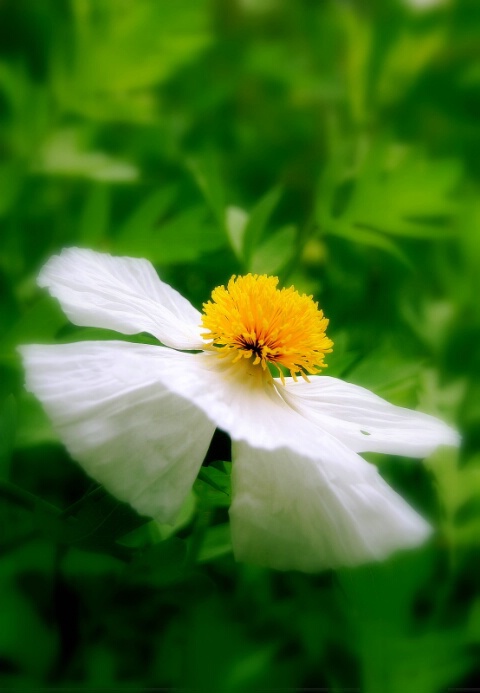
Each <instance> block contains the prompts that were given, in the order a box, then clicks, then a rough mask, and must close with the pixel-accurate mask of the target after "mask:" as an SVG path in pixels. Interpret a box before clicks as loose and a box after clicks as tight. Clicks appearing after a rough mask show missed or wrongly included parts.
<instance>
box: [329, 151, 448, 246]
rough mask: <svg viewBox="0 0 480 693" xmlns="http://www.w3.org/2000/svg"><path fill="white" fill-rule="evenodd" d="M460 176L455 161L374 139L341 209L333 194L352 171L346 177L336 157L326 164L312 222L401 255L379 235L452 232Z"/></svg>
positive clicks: (445, 234) (424, 235)
mask: <svg viewBox="0 0 480 693" xmlns="http://www.w3.org/2000/svg"><path fill="white" fill-rule="evenodd" d="M460 175H461V167H460V163H459V161H458V160H456V159H436V160H435V159H429V158H428V157H427V156H426V155H425V154H424V152H423V151H422V150H421V149H419V148H417V149H415V148H410V149H408V148H400V147H396V148H395V147H393V146H392V145H391V143H389V142H388V141H386V140H379V141H378V142H376V143H375V144H374V145H373V146H372V147H371V148H370V149H369V151H368V152H367V154H366V156H365V157H364V159H363V161H362V162H361V163H360V165H359V166H358V168H357V170H356V171H355V176H354V178H353V180H350V182H351V185H350V189H349V191H348V194H347V195H346V197H345V194H344V197H343V202H342V205H341V206H340V209H339V208H338V193H339V191H340V189H341V186H342V185H343V184H344V183H345V182H346V181H348V180H349V177H350V179H351V173H349V174H348V176H347V169H346V168H343V167H342V164H341V162H339V161H331V162H330V163H329V165H328V166H327V167H326V169H325V172H324V175H323V178H322V181H321V185H320V189H319V199H318V204H317V220H318V222H319V224H320V226H321V228H322V230H323V231H324V232H325V233H330V234H335V235H341V236H343V237H345V238H349V239H350V240H352V241H356V242H359V243H365V244H368V245H372V244H374V245H376V246H377V247H382V248H383V249H384V250H386V251H387V252H390V253H392V254H393V255H396V256H397V257H400V258H401V255H400V254H399V250H398V248H397V247H396V246H395V245H392V244H391V243H382V242H381V241H380V240H379V238H378V233H384V234H388V235H395V236H400V237H408V238H427V239H441V238H446V237H448V236H449V235H451V233H452V229H451V226H450V225H449V222H450V221H451V219H452V218H453V217H454V215H456V214H457V213H458V209H459V206H458V202H457V201H456V200H455V197H454V191H455V188H456V186H457V185H458V182H459V180H460ZM401 259H404V258H401Z"/></svg>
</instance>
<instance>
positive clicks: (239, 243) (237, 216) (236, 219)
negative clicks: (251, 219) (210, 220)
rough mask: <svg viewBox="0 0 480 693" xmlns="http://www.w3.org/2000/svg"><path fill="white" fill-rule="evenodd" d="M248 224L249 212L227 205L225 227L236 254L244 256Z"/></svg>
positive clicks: (240, 256) (239, 256)
mask: <svg viewBox="0 0 480 693" xmlns="http://www.w3.org/2000/svg"><path fill="white" fill-rule="evenodd" d="M247 224H248V214H247V212H246V211H245V210H244V209H241V208H240V207H232V206H231V207H227V209H226V210H225V227H226V229H227V234H228V238H229V240H230V243H231V246H232V248H233V250H234V252H235V255H236V256H237V257H238V258H239V259H240V260H241V259H242V258H243V244H244V236H245V229H246V226H247Z"/></svg>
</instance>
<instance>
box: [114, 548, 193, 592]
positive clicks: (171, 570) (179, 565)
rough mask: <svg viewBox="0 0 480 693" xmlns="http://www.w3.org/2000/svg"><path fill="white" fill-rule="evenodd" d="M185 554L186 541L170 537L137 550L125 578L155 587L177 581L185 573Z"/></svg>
mask: <svg viewBox="0 0 480 693" xmlns="http://www.w3.org/2000/svg"><path fill="white" fill-rule="evenodd" d="M186 555H187V547H186V542H185V541H184V540H183V539H179V538H177V537H171V538H170V539H167V540H166V541H162V542H161V543H159V544H155V546H151V547H149V548H147V549H145V550H144V551H139V552H138V553H137V554H136V555H135V557H134V559H133V561H132V562H131V564H130V565H129V567H128V569H127V571H126V573H125V580H126V582H127V583H131V584H135V585H144V586H150V587H155V588H157V589H159V588H162V587H166V586H168V585H171V584H175V583H178V582H179V581H180V580H181V579H182V577H183V576H184V574H185V559H186Z"/></svg>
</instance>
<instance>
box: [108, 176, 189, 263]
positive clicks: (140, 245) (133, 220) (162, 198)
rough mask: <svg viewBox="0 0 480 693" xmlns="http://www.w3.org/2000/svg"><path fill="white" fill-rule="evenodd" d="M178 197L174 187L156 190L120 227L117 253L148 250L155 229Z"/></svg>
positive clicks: (116, 247)
mask: <svg viewBox="0 0 480 693" xmlns="http://www.w3.org/2000/svg"><path fill="white" fill-rule="evenodd" d="M176 195H177V188H176V187H175V186H173V185H171V186H168V187H165V188H161V189H160V190H156V191H155V192H153V193H152V194H151V195H149V196H148V197H147V198H146V199H145V200H143V202H142V203H141V204H140V205H139V206H138V207H137V209H136V210H135V211H134V212H133V213H132V214H131V215H130V216H129V217H128V218H127V220H126V221H125V222H124V223H123V224H122V225H121V226H120V228H119V229H118V232H117V234H116V237H115V240H114V244H115V250H116V251H117V252H125V253H128V252H132V250H133V251H135V250H137V252H142V251H143V250H145V251H146V250H147V249H148V245H149V243H150V242H151V240H152V237H153V235H154V233H155V229H156V228H157V227H158V224H159V222H160V221H161V219H162V217H163V216H164V215H165V214H166V212H167V211H168V209H169V208H170V207H171V205H172V203H173V200H174V199H175V197H176Z"/></svg>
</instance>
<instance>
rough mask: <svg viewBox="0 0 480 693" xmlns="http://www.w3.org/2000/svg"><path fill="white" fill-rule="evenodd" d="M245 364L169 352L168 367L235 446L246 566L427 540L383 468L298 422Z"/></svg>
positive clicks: (339, 559) (355, 554) (382, 550)
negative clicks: (384, 476)
mask: <svg viewBox="0 0 480 693" xmlns="http://www.w3.org/2000/svg"><path fill="white" fill-rule="evenodd" d="M179 356H182V358H181V359H180V358H179ZM246 363H247V365H244V366H243V367H242V366H241V364H242V362H239V363H238V364H234V366H231V365H230V364H228V363H226V362H225V361H222V360H221V359H218V358H217V357H216V356H215V355H211V354H182V355H180V354H176V353H175V352H170V355H169V367H168V370H167V371H165V373H168V386H169V387H170V388H173V389H174V390H175V391H177V392H178V393H183V395H184V396H185V397H188V398H190V399H191V400H192V401H194V402H195V403H196V405H197V406H198V407H200V408H202V409H203V410H204V412H205V413H206V414H207V416H209V417H210V418H211V420H212V421H214V422H215V423H216V425H217V426H219V427H220V428H222V429H223V430H225V431H227V432H228V433H229V434H230V436H231V437H232V439H233V440H234V441H236V442H234V443H233V451H234V460H233V503H232V508H231V518H232V535H233V542H234V550H235V555H236V557H237V558H238V559H239V560H245V561H251V562H254V563H260V564H262V565H267V566H270V567H274V568H278V569H299V570H304V571H315V570H320V569H323V568H326V567H334V566H339V565H354V564H357V563H361V562H363V561H367V560H371V559H380V558H383V557H385V556H387V555H388V554H389V553H391V552H392V551H395V550H396V549H399V548H403V547H409V546H415V545H417V544H419V543H420V542H422V541H423V540H424V539H425V538H426V537H427V536H428V534H429V531H430V530H429V527H428V525H427V524H426V523H425V521H424V520H423V519H422V518H421V517H420V516H419V515H418V514H417V513H416V512H415V511H414V510H412V509H411V508H410V507H409V506H408V504H407V503H405V501H403V499H402V498H401V497H400V496H398V495H397V494H396V493H395V491H393V490H392V489H391V488H390V487H389V486H388V484H386V483H385V482H384V481H383V479H382V478H381V477H380V475H379V473H378V471H377V469H376V467H374V466H373V465H371V464H369V463H367V462H365V460H363V459H362V458H361V457H359V456H358V455H357V454H356V453H354V452H352V451H351V450H349V449H348V448H347V447H345V446H344V445H343V444H342V443H340V442H339V441H338V440H336V439H335V438H334V437H333V436H331V435H329V434H328V433H325V432H323V431H321V430H320V429H319V428H318V427H317V426H315V425H314V424H312V423H310V422H309V421H307V420H306V419H305V418H304V417H302V416H300V415H299V414H298V413H297V412H295V411H294V410H293V409H292V408H291V407H289V406H288V405H287V404H286V402H285V401H284V400H283V399H282V398H281V397H280V395H279V394H278V392H277V389H276V388H275V387H274V386H272V385H270V386H265V385H263V386H262V384H261V383H260V382H259V381H258V380H257V379H256V377H255V375H253V374H252V371H251V369H249V368H248V362H246ZM162 377H165V382H167V375H165V376H162Z"/></svg>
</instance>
